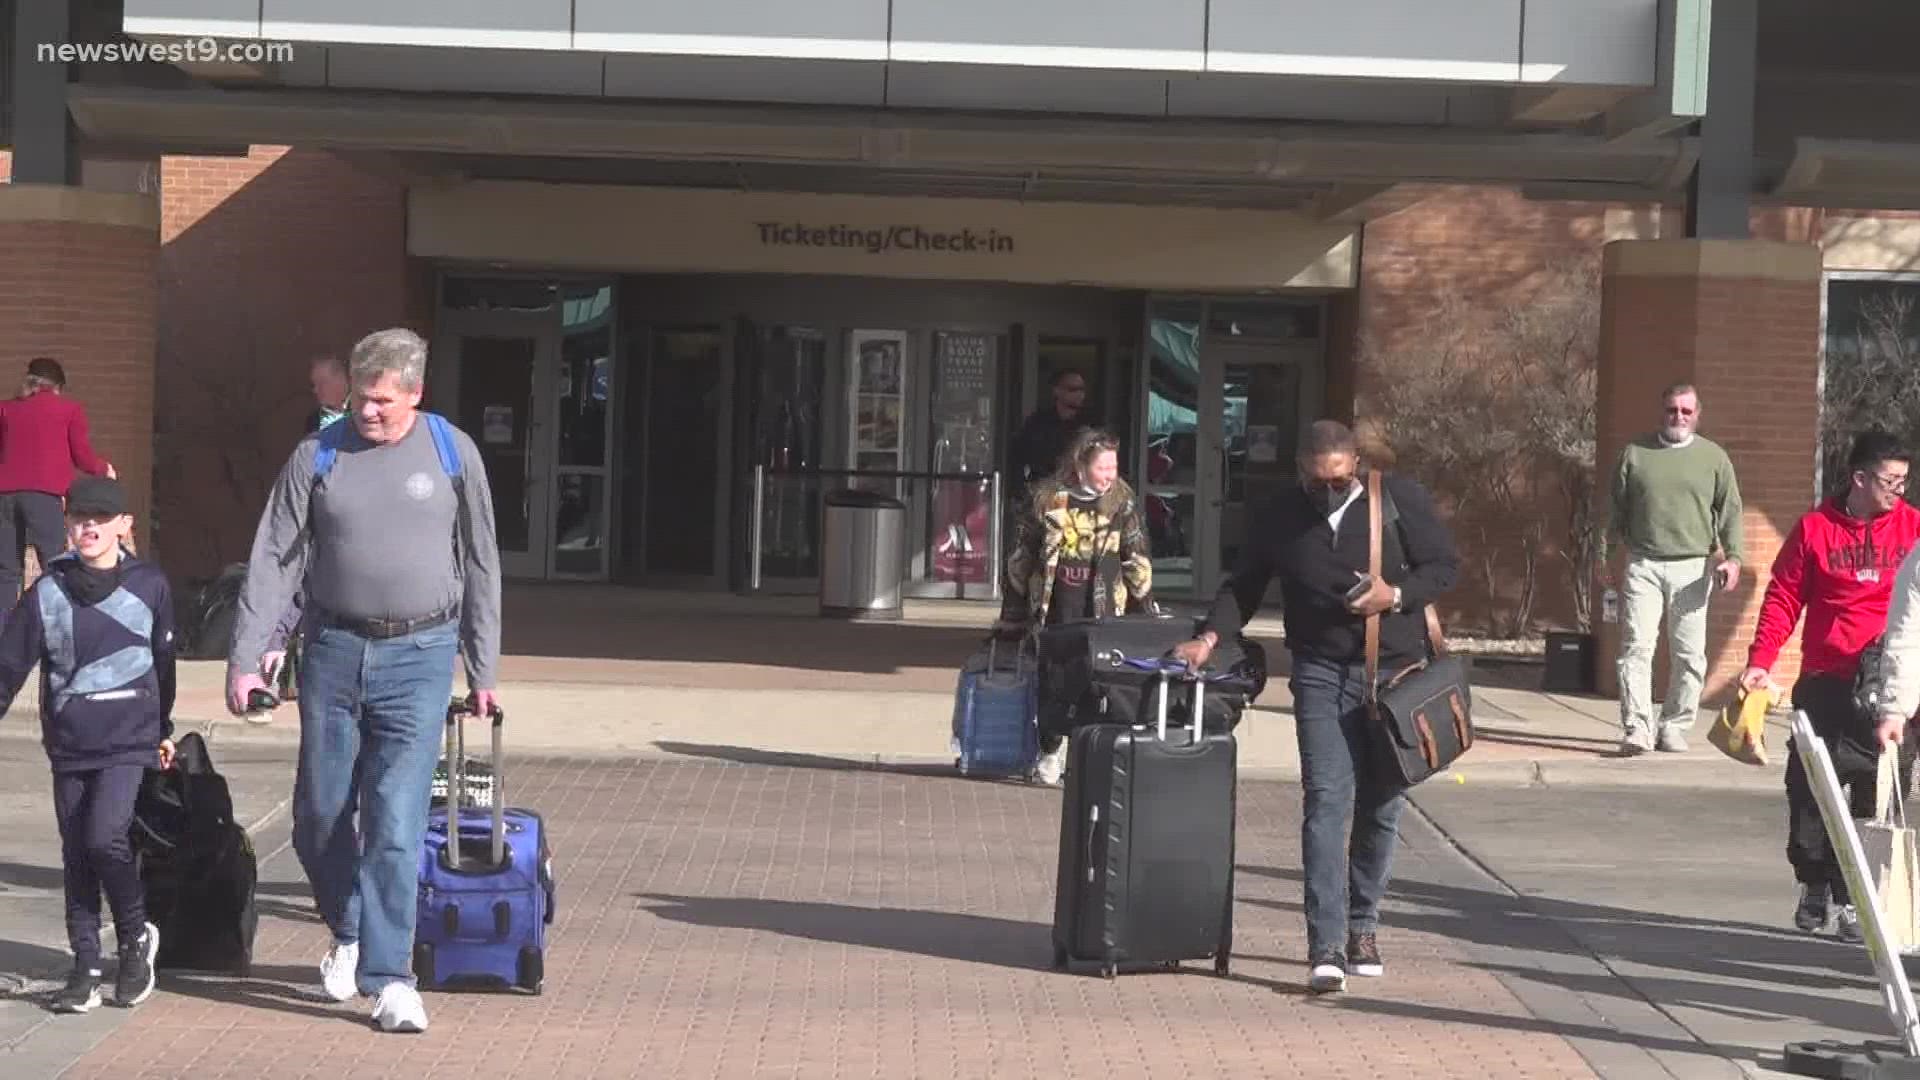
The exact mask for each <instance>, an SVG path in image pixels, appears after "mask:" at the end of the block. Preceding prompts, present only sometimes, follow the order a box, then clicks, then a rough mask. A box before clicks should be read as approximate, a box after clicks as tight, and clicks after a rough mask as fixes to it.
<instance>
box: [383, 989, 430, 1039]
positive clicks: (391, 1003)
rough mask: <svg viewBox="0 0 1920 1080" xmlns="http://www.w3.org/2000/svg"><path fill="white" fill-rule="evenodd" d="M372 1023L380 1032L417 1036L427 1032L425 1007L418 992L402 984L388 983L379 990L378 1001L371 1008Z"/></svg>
mask: <svg viewBox="0 0 1920 1080" xmlns="http://www.w3.org/2000/svg"><path fill="white" fill-rule="evenodd" d="M373 1022H374V1023H375V1024H378V1025H379V1026H380V1030H381V1031H393V1032H403V1033H406V1034H409V1035H417V1034H419V1033H420V1032H423V1031H425V1030H427V1006H426V1004H425V1003H423V1002H422V1001H421V1000H420V992H419V991H418V990H415V989H414V988H413V987H411V986H408V985H407V984H406V983H403V982H390V983H388V984H387V985H385V986H383V987H381V988H380V999H379V1000H378V1001H377V1002H375V1003H374V1006H373Z"/></svg>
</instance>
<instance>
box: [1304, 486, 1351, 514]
mask: <svg viewBox="0 0 1920 1080" xmlns="http://www.w3.org/2000/svg"><path fill="white" fill-rule="evenodd" d="M1304 486H1305V488H1306V489H1307V501H1308V502H1311V503H1312V504H1313V506H1314V508H1315V509H1316V510H1319V511H1320V514H1321V516H1322V517H1325V516H1329V515H1331V514H1332V513H1333V512H1334V511H1335V510H1337V509H1339V508H1340V504H1341V503H1344V502H1346V501H1347V496H1348V495H1349V494H1351V493H1352V491H1353V481H1352V480H1345V481H1342V482H1340V483H1339V484H1337V485H1336V484H1327V483H1322V482H1319V481H1315V480H1309V481H1307V482H1306V483H1305V485H1304Z"/></svg>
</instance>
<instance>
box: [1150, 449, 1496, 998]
mask: <svg viewBox="0 0 1920 1080" xmlns="http://www.w3.org/2000/svg"><path fill="white" fill-rule="evenodd" d="M1298 463H1299V475H1300V483H1299V485H1298V486H1296V487H1290V488H1289V489H1287V490H1283V491H1282V492H1280V493H1279V494H1277V495H1275V496H1274V497H1273V498H1272V499H1270V500H1269V501H1268V502H1266V503H1265V504H1263V505H1261V506H1260V507H1258V508H1257V509H1256V511H1255V514H1254V517H1253V519H1252V521H1251V522H1250V523H1249V527H1248V529H1247V543H1246V544H1245V545H1243V546H1242V547H1241V549H1240V560H1239V563H1238V564H1237V565H1236V566H1235V567H1234V571H1233V576H1232V577H1231V578H1229V579H1228V580H1227V581H1226V583H1225V584H1223V585H1222V586H1221V587H1220V591H1219V592H1218V594H1216V595H1215V597H1214V601H1213V607H1212V609H1211V610H1209V611H1208V612H1207V617H1206V621H1205V622H1204V623H1203V624H1202V629H1201V631H1200V635H1199V636H1198V637H1197V638H1195V639H1194V640H1192V641H1189V642H1185V643H1183V644H1181V645H1180V646H1178V647H1176V648H1175V649H1174V651H1173V654H1174V656H1176V657H1178V658H1179V659H1181V660H1184V661H1185V662H1186V663H1187V664H1188V665H1189V666H1190V667H1193V668H1196V669H1197V668H1199V667H1201V666H1203V665H1205V664H1206V662H1207V659H1208V657H1210V656H1211V655H1212V654H1213V650H1214V647H1215V646H1216V645H1217V644H1218V643H1219V641H1220V639H1221V638H1223V637H1232V636H1233V635H1235V634H1238V633H1239V632H1240V630H1241V629H1242V628H1243V627H1245V626H1246V624H1247V622H1248V621H1249V620H1251V619H1252V618H1253V616H1254V614H1255V613H1256V612H1257V611H1258V610H1259V608H1260V606H1261V604H1262V602H1263V600H1264V598H1265V596H1266V592H1267V586H1268V584H1269V583H1270V582H1272V581H1274V580H1276V579H1277V580H1278V581H1279V583H1280V597H1281V609H1282V612H1283V613H1284V615H1285V620H1286V641H1287V650H1288V651H1289V652H1290V653H1291V654H1292V656H1293V674H1292V678H1291V679H1290V681H1289V682H1288V688H1289V689H1290V690H1291V691H1292V693H1293V716H1294V726H1295V729H1296V731H1297V732H1298V737H1299V741H1300V786H1301V788H1302V789H1303V795H1304V799H1303V806H1302V814H1303V818H1304V821H1303V823H1302V826H1301V862H1302V864H1303V866H1302V869H1303V870H1304V871H1305V877H1306V905H1305V906H1306V916H1307V961H1308V966H1309V971H1308V976H1307V986H1308V989H1310V990H1312V991H1313V992H1315V993H1332V992H1338V991H1342V990H1345V989H1346V987H1347V975H1348V974H1349V973H1352V974H1355V975H1359V976H1362V977H1368V978H1379V977H1381V976H1383V975H1385V974H1386V964H1385V961H1383V960H1382V959H1381V954H1380V947H1379V943H1378V941H1377V938H1376V932H1377V930H1378V927H1379V922H1380V900H1381V897H1383V896H1384V895H1385V894H1386V890H1387V876H1388V871H1389V868H1390V867H1391V864H1392V861H1393V849H1394V844H1395V842H1396V839H1397V837H1398V835H1399V833H1398V826H1399V820H1400V812H1401V810H1402V809H1403V808H1404V807H1405V806H1406V801H1407V799H1406V789H1405V788H1404V787H1401V786H1399V785H1398V784H1397V783H1395V782H1394V781H1392V780H1390V779H1389V778H1388V777H1387V776H1386V770H1384V769H1382V768H1380V767H1379V766H1378V765H1377V764H1376V755H1377V753H1378V747H1377V746H1376V745H1375V743H1374V742H1373V740H1374V739H1376V738H1380V737H1383V736H1382V735H1379V734H1376V733H1375V730H1374V725H1373V724H1372V723H1371V722H1370V721H1369V717H1368V711H1367V686H1366V679H1367V665H1366V627H1367V618H1368V617H1369V616H1372V615H1378V616H1380V671H1381V672H1382V673H1383V675H1384V674H1386V673H1390V672H1395V671H1399V670H1401V669H1403V668H1405V667H1407V666H1408V665H1410V664H1413V663H1416V662H1418V661H1421V660H1424V659H1426V658H1427V655H1428V652H1427V648H1428V640H1427V623H1426V618H1425V609H1426V607H1427V605H1428V604H1430V603H1431V602H1433V600H1434V599H1435V598H1436V597H1438V596H1440V595H1441V594H1443V593H1445V592H1446V591H1447V590H1448V589H1451V588H1452V587H1453V585H1454V582H1455V581H1456V580H1458V578H1459V576H1460V557H1459V555H1458V554H1457V553H1456V552H1455V550H1454V544H1453V537H1452V535H1451V534H1450V533H1449V532H1448V530H1447V527H1446V525H1445V524H1444V523H1442V522H1441V520H1440V516H1439V514H1438V513H1437V512H1436V511H1435V509H1434V505H1433V497H1432V496H1431V495H1429V494H1428V493H1427V490H1426V489H1425V488H1424V487H1422V486H1420V484H1419V483H1418V482H1416V481H1415V480H1414V479H1413V478H1412V477H1410V476H1406V475H1403V474H1400V473H1369V472H1366V471H1363V466H1362V463H1361V460H1360V451H1359V443H1358V441H1357V440H1356V439H1355V437H1354V434H1353V432H1352V431H1351V430H1349V429H1348V428H1347V426H1346V425H1344V424H1341V423H1339V422H1337V421H1333V420H1320V421H1317V422H1315V423H1314V424H1313V425H1312V426H1311V427H1309V428H1308V430H1307V437H1306V439H1305V441H1304V443H1303V444H1302V446H1301V448H1300V456H1299V459H1298ZM1371 476H1377V477H1378V478H1379V480H1380V483H1381V492H1380V493H1381V495H1382V499H1381V505H1382V507H1383V511H1382V515H1381V516H1382V526H1381V553H1382V561H1381V572H1380V576H1379V577H1373V576H1371V575H1370V574H1369V573H1368V568H1369V565H1370V563H1371V559H1370V558H1369V547H1370V544H1369V539H1368V538H1369V533H1370V529H1371V522H1372V512H1371V510H1370V508H1369V502H1370V500H1369V498H1368V496H1367V490H1366V489H1367V484H1368V483H1369V482H1370V479H1369V478H1370V477H1371ZM1349 822H1351V827H1349Z"/></svg>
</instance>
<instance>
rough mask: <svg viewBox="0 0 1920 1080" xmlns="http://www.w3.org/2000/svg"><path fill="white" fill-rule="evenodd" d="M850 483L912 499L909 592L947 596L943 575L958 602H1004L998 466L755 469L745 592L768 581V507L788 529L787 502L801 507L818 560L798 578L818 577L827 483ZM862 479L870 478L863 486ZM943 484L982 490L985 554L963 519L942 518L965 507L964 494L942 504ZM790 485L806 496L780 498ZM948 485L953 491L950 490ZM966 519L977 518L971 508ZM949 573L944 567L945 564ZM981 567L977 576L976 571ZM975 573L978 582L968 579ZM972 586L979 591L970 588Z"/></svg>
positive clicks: (803, 528) (909, 504)
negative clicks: (965, 469)
mask: <svg viewBox="0 0 1920 1080" xmlns="http://www.w3.org/2000/svg"><path fill="white" fill-rule="evenodd" d="M832 480H844V481H847V483H846V484H845V485H844V486H847V487H864V488H866V489H868V490H882V491H884V492H885V493H887V494H891V495H893V496H894V497H895V498H898V499H899V500H900V501H901V502H904V503H906V504H907V512H908V515H909V520H910V521H917V522H918V524H919V528H918V529H914V528H911V527H910V528H909V529H908V530H907V543H908V545H909V555H908V558H907V560H906V566H907V572H908V574H909V577H908V578H907V580H906V581H905V582H903V583H902V584H903V586H905V588H906V592H907V594H908V595H910V596H913V597H917V598H921V599H929V598H931V599H940V598H945V597H944V595H943V594H944V592H945V586H946V585H947V584H948V583H949V582H948V581H947V580H943V577H942V574H943V573H944V574H946V575H948V576H950V578H951V582H950V583H951V585H952V593H951V598H952V599H957V600H966V599H982V600H987V599H991V600H998V599H1000V574H1001V564H1002V562H1003V554H1004V553H1003V550H1002V549H1003V548H1004V547H1005V544H1004V528H1005V522H1004V520H1003V519H1004V514H1005V501H1004V499H1003V498H1002V494H1001V493H1002V487H1001V480H1000V472H999V470H995V471H993V472H987V473H955V472H946V473H937V472H910V471H901V470H892V469H770V468H768V467H767V466H765V465H755V466H754V467H753V492H752V498H751V500H750V501H751V505H752V515H753V518H752V523H751V525H750V526H749V530H748V550H749V556H748V563H747V591H749V592H756V593H757V592H760V591H761V589H762V587H763V586H764V584H765V581H766V574H765V569H766V561H767V560H766V556H767V536H766V525H767V519H768V517H769V516H770V510H771V509H773V508H775V507H776V506H778V507H780V508H781V510H782V518H783V520H782V527H783V531H788V530H789V528H790V527H789V526H787V524H786V522H785V520H784V511H785V508H786V507H794V508H798V509H800V510H802V511H810V513H803V515H802V516H803V521H802V522H801V523H800V524H799V526H798V528H799V530H800V531H802V532H804V533H806V534H807V535H806V537H805V539H806V540H807V542H808V544H810V546H811V548H810V549H811V551H812V552H813V555H812V560H813V562H814V564H815V569H814V571H813V574H811V575H809V574H795V575H789V576H793V577H802V578H804V577H810V576H817V575H818V561H819V546H820V528H819V523H820V520H821V518H822V516H823V514H824V509H825V503H826V496H827V493H828V482H829V481H832ZM863 481H866V482H871V483H863ZM889 482H891V487H890V489H889V488H879V489H876V488H875V487H874V485H875V484H888V483H889ZM942 485H962V487H960V488H959V490H960V491H961V492H962V493H964V491H965V490H966V489H967V488H976V489H977V488H978V487H984V488H985V489H986V491H985V507H984V510H985V513H986V519H987V520H986V526H987V530H986V531H987V537H986V551H985V553H984V557H983V558H978V557H975V556H974V549H973V548H972V547H971V533H970V532H969V531H968V530H967V529H966V523H965V521H964V520H962V521H958V522H955V521H951V520H948V521H939V522H937V521H936V520H935V519H936V515H939V514H940V513H941V512H942V511H943V510H945V509H951V508H952V507H953V506H954V505H965V504H966V502H967V500H966V499H965V498H964V497H963V498H959V499H953V500H951V501H949V502H947V504H946V505H945V506H944V507H943V500H942V499H941V498H940V495H941V493H942V490H943V488H942ZM783 486H784V487H786V488H787V489H788V491H789V492H791V491H792V489H793V488H796V487H797V488H799V489H800V494H799V495H798V496H797V497H796V496H794V495H792V494H787V495H784V496H783V495H781V494H779V493H778V491H777V489H779V488H781V487H783ZM946 490H954V489H953V488H947V489H946ZM967 516H969V517H970V516H971V514H970V513H969V514H968V515H967ZM941 529H945V530H946V536H945V539H946V540H948V541H949V542H950V544H951V548H950V549H948V550H943V549H942V548H941V547H940V542H941V539H942V537H941V535H940V532H939V530H941ZM943 566H944V567H946V570H944V571H943V570H942V567H943ZM976 570H977V576H976ZM969 578H974V580H971V581H970V580H969ZM969 585H971V586H973V588H969Z"/></svg>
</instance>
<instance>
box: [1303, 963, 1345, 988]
mask: <svg viewBox="0 0 1920 1080" xmlns="http://www.w3.org/2000/svg"><path fill="white" fill-rule="evenodd" d="M1346 988H1347V971H1346V969H1345V968H1343V967H1341V966H1340V965H1339V964H1315V965H1313V971H1312V972H1310V973H1309V974H1308V975H1307V989H1308V990H1311V991H1313V992H1314V993H1316V994H1338V993H1340V992H1342V991H1344V990H1346Z"/></svg>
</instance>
